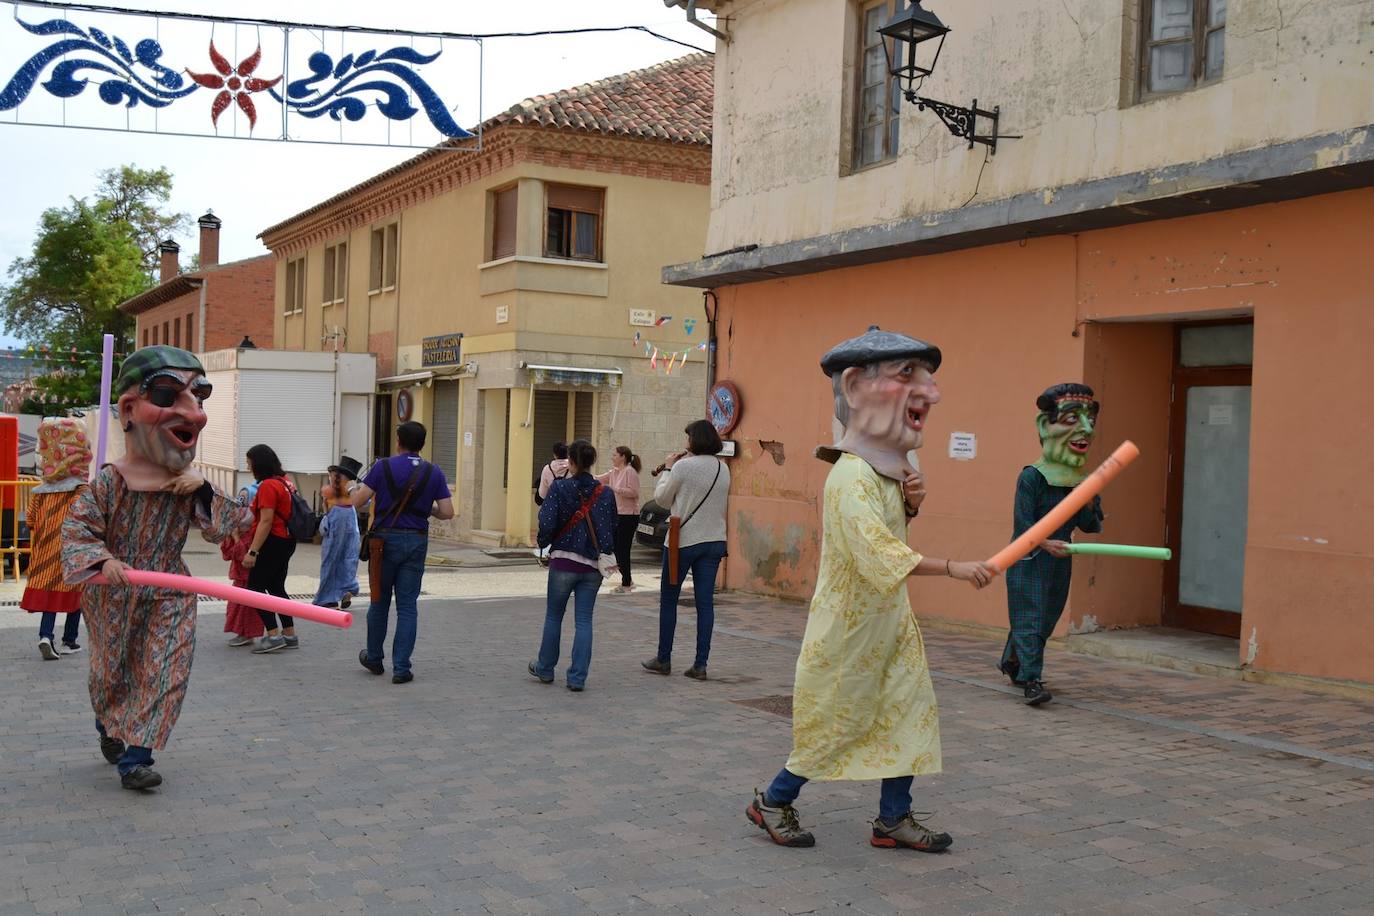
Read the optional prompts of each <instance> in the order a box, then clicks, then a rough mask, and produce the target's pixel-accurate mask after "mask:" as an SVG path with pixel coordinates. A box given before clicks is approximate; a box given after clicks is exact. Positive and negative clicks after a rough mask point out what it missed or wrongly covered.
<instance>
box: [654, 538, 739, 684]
mask: <svg viewBox="0 0 1374 916" xmlns="http://www.w3.org/2000/svg"><path fill="white" fill-rule="evenodd" d="M724 557H725V542H724V541H707V542H706V543H704V544H693V545H692V546H691V547H683V548H682V549H680V550H679V551H678V552H677V571H678V577H679V580H680V581H679V582H678V584H677V585H669V584H668V551H667V550H664V551H663V582H662V584H661V585H660V586H659V592H658V660H659V661H661V662H671V661H672V660H673V634H674V633H675V632H676V631H677V599H678V597H679V596H680V595H681V594H682V583H683V582H685V581H686V580H687V573H688V571H689V570H690V571H691V573H692V600H693V601H694V602H695V603H696V606H697V655H696V661H694V662H692V664H693V665H694V666H695V667H697V668H705V667H706V660H707V659H708V658H709V657H710V655H711V631H712V630H714V629H715V627H716V570H718V569H720V561H721V560H722V559H724Z"/></svg>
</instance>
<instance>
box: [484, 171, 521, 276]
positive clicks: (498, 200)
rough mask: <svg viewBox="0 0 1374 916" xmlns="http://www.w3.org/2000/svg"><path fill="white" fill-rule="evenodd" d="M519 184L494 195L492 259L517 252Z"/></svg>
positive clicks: (509, 255)
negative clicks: (516, 229)
mask: <svg viewBox="0 0 1374 916" xmlns="http://www.w3.org/2000/svg"><path fill="white" fill-rule="evenodd" d="M518 190H519V188H518V186H516V185H512V186H511V187H509V188H506V189H504V190H501V191H497V192H496V193H495V194H493V195H492V222H491V259H492V260H493V261H495V260H496V259H497V258H509V257H511V256H512V255H514V254H515V220H516V214H517V211H518V204H519V197H518V195H517V191H518Z"/></svg>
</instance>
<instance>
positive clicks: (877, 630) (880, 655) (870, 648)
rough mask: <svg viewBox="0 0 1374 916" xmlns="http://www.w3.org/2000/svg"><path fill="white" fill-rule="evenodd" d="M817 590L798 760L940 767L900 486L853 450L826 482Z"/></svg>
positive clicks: (838, 772) (853, 769) (829, 772)
mask: <svg viewBox="0 0 1374 916" xmlns="http://www.w3.org/2000/svg"><path fill="white" fill-rule="evenodd" d="M823 521H824V526H825V527H824V530H823V536H822V539H821V565H820V573H819V576H818V580H817V582H816V594H815V596H814V597H812V599H811V612H810V615H809V616H808V618H807V621H806V637H805V639H803V641H802V649H801V655H800V656H799V657H798V658H797V675H796V686H795V688H794V690H793V697H792V756H791V757H789V758H788V760H787V769H789V770H791V771H792V772H793V773H795V774H797V775H798V776H805V777H806V778H808V779H881V778H885V777H888V776H910V775H923V774H928V773H938V772H940V722H939V713H938V711H937V709H936V706H935V690H934V688H933V687H932V686H931V683H930V669H929V668H928V667H927V666H926V653H925V646H924V645H923V644H922V642H921V631H920V628H919V627H917V626H916V620H915V619H914V618H913V617H912V616H911V604H910V602H909V601H908V600H907V593H906V578H907V576H908V575H910V573H911V571H912V570H913V569H915V568H916V564H918V563H920V562H921V555H920V554H919V553H917V552H916V551H914V550H912V549H911V548H910V547H909V546H907V543H906V522H907V520H906V514H905V512H904V511H903V509H902V490H901V485H900V484H899V483H897V481H895V480H891V479H889V478H887V477H883V476H882V475H880V474H878V472H877V471H875V470H873V468H872V467H871V466H870V465H869V464H868V462H866V461H864V460H863V459H862V458H858V457H856V456H854V455H850V454H842V455H841V456H840V457H839V459H838V460H837V461H836V462H835V467H834V468H833V469H832V470H831V471H830V475H829V476H828V477H827V478H826V481H825V510H824V515H823Z"/></svg>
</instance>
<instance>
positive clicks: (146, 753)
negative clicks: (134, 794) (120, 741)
mask: <svg viewBox="0 0 1374 916" xmlns="http://www.w3.org/2000/svg"><path fill="white" fill-rule="evenodd" d="M95 730H96V732H98V733H99V734H100V737H102V738H104V737H107V736H106V734H105V726H104V725H101V724H100V720H99V719H97V720H96V722H95ZM152 765H153V749H152V748H150V747H139V746H138V745H136V744H126V745H124V753H123V754H120V755H119V762H118V763H117V764H116V765H115V766H116V768H117V769H118V770H119V775H120V776H123V775H125V774H126V773H132V772H133V771H134V767H150V766H152Z"/></svg>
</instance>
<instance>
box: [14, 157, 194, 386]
mask: <svg viewBox="0 0 1374 916" xmlns="http://www.w3.org/2000/svg"><path fill="white" fill-rule="evenodd" d="M171 190H172V176H171V173H169V172H168V171H167V170H166V169H162V168H159V169H152V170H145V169H138V168H135V167H134V166H130V165H126V166H121V167H120V168H117V169H107V170H106V171H104V172H101V173H100V184H99V186H98V187H97V189H96V193H95V196H94V199H93V200H91V201H87V200H86V199H85V198H79V199H78V198H72V199H71V200H70V202H69V204H68V205H67V206H66V207H60V208H59V207H53V208H50V209H48V210H45V211H44V212H43V215H42V217H41V218H40V220H39V225H38V232H37V235H36V237H35V239H34V245H33V251H32V253H31V254H30V255H29V256H28V257H21V258H16V259H15V260H14V262H13V263H12V264H11V265H10V268H9V279H10V282H9V283H8V284H5V285H3V286H0V321H3V323H4V326H5V329H6V331H8V332H9V333H10V334H13V335H15V336H17V337H22V338H23V339H25V340H27V341H29V342H30V343H33V344H38V343H39V342H42V343H45V344H46V345H47V346H48V347H49V348H50V350H51V352H52V353H53V354H54V356H55V357H56V356H59V355H60V354H63V353H69V352H71V351H72V350H73V349H75V350H77V351H78V353H79V354H80V355H79V356H78V358H77V362H75V363H73V364H71V365H63V366H62V368H61V371H58V372H53V373H50V374H49V375H46V376H44V377H42V378H40V379H38V380H37V384H38V386H39V388H40V389H41V390H42V391H43V397H44V398H45V399H46V400H47V401H48V404H47V408H46V412H48V413H52V412H53V411H54V409H56V408H66V407H80V406H89V405H91V404H95V403H97V402H98V400H99V391H98V389H99V387H100V358H99V356H98V355H97V356H94V357H92V356H91V355H90V354H92V353H94V354H99V352H100V350H101V342H102V338H103V335H105V334H114V335H115V349H116V350H120V351H125V352H127V351H128V349H129V347H130V345H131V344H132V343H133V328H134V319H133V318H132V317H130V316H128V315H125V314H124V313H123V312H120V311H119V309H118V306H119V303H121V302H123V301H125V300H126V299H129V298H131V297H133V296H136V295H138V294H139V293H141V292H143V291H144V290H146V289H148V288H150V287H152V286H154V285H155V284H156V280H155V271H156V269H157V260H158V250H157V246H158V242H159V241H160V240H161V239H164V238H167V237H169V236H170V235H172V234H174V233H175V232H177V231H179V230H183V229H184V228H185V227H186V226H187V224H188V219H187V217H186V215H185V214H180V213H167V212H164V210H165V207H166V204H167V201H168V199H169V198H170V195H171ZM59 365H62V364H60V363H55V364H54V367H53V368H54V369H57V368H58V366H59ZM54 402H55V403H54Z"/></svg>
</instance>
